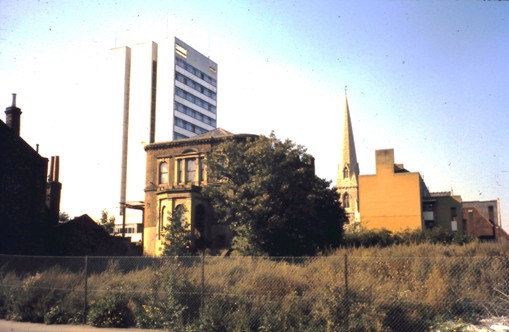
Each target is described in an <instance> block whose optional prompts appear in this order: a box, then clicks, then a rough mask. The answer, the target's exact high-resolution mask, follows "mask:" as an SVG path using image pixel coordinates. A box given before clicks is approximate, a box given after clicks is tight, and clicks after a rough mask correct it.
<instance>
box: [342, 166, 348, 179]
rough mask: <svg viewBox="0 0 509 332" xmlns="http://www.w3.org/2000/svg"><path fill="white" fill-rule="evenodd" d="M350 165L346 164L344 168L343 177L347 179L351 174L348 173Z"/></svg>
mask: <svg viewBox="0 0 509 332" xmlns="http://www.w3.org/2000/svg"><path fill="white" fill-rule="evenodd" d="M348 173H349V172H348V166H345V168H343V179H346V178H348V177H349V174H348Z"/></svg>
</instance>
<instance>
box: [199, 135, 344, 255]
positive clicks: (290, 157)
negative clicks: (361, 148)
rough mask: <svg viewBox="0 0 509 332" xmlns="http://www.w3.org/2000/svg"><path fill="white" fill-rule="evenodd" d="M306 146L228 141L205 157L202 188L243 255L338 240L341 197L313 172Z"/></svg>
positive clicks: (321, 246) (301, 250)
mask: <svg viewBox="0 0 509 332" xmlns="http://www.w3.org/2000/svg"><path fill="white" fill-rule="evenodd" d="M313 164H314V160H313V157H312V156H311V155H309V154H308V153H306V150H305V148H304V147H302V146H299V145H295V144H294V143H293V142H292V141H290V140H286V141H281V140H279V139H277V138H276V136H275V135H274V134H271V135H270V136H269V137H265V136H260V137H258V138H257V139H247V141H245V142H239V141H238V140H237V141H235V140H230V141H226V142H224V143H222V144H221V145H220V146H219V147H218V148H217V149H216V150H214V151H212V152H211V153H210V154H209V155H208V158H207V165H208V174H209V182H216V183H214V184H212V185H209V186H206V187H204V188H203V193H204V194H205V195H206V196H208V197H209V199H210V201H211V203H212V206H213V208H214V210H215V212H216V215H217V218H218V221H219V222H220V223H223V224H226V225H228V226H229V227H230V228H231V229H232V230H233V231H234V234H235V237H234V239H233V249H234V250H236V251H237V252H238V253H239V254H242V255H257V256H259V255H269V256H302V255H313V254H316V253H317V252H318V251H321V250H322V251H323V250H325V249H328V248H335V247H337V246H338V245H339V241H340V239H341V234H342V225H343V223H344V221H345V220H346V217H345V214H344V211H343V209H342V208H341V206H340V204H339V196H338V194H337V192H336V190H335V189H334V188H330V187H329V184H330V183H329V182H327V181H325V180H322V179H320V178H318V177H317V176H316V175H315V173H314V165H313Z"/></svg>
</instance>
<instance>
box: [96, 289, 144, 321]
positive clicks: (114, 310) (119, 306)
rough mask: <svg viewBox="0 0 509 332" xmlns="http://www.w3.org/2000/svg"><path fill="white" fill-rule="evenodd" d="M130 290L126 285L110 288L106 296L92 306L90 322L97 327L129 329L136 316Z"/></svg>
mask: <svg viewBox="0 0 509 332" xmlns="http://www.w3.org/2000/svg"><path fill="white" fill-rule="evenodd" d="M128 294H129V288H128V287H127V286H126V285H124V284H122V283H121V284H118V285H114V286H112V287H109V288H108V289H107V291H106V294H105V295H104V296H103V297H101V298H100V299H98V300H97V301H95V302H92V303H91V304H90V310H89V312H88V321H89V323H90V324H91V325H93V326H97V327H129V326H133V325H134V321H135V319H134V314H133V312H132V310H131V308H130V303H129V297H128Z"/></svg>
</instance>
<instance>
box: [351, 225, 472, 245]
mask: <svg viewBox="0 0 509 332" xmlns="http://www.w3.org/2000/svg"><path fill="white" fill-rule="evenodd" d="M473 240H474V239H473V238H472V237H471V236H468V235H462V234H458V232H451V231H446V230H444V229H442V228H439V227H435V228H433V229H431V230H426V231H424V232H423V231H421V230H419V229H415V230H410V229H406V230H403V231H400V232H396V233H393V232H391V231H389V230H387V229H366V228H363V227H362V226H358V227H356V228H353V229H349V230H347V231H346V232H345V233H344V235H343V240H342V245H343V246H345V247H354V248H359V247H366V248H368V247H374V246H379V247H387V246H391V245H412V244H421V243H433V244H466V243H470V242H472V241H473Z"/></svg>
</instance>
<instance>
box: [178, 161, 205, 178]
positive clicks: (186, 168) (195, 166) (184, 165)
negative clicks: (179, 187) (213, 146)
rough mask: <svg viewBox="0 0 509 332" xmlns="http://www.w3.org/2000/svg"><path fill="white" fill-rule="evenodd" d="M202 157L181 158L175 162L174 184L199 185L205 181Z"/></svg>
mask: <svg viewBox="0 0 509 332" xmlns="http://www.w3.org/2000/svg"><path fill="white" fill-rule="evenodd" d="M203 160H204V159H203V157H198V156H193V157H187V158H185V157H181V158H180V159H177V160H176V163H177V165H176V169H177V174H176V181H175V182H176V184H191V183H194V184H200V183H201V182H203V181H204V180H205V173H204V167H205V166H204V162H203Z"/></svg>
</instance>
